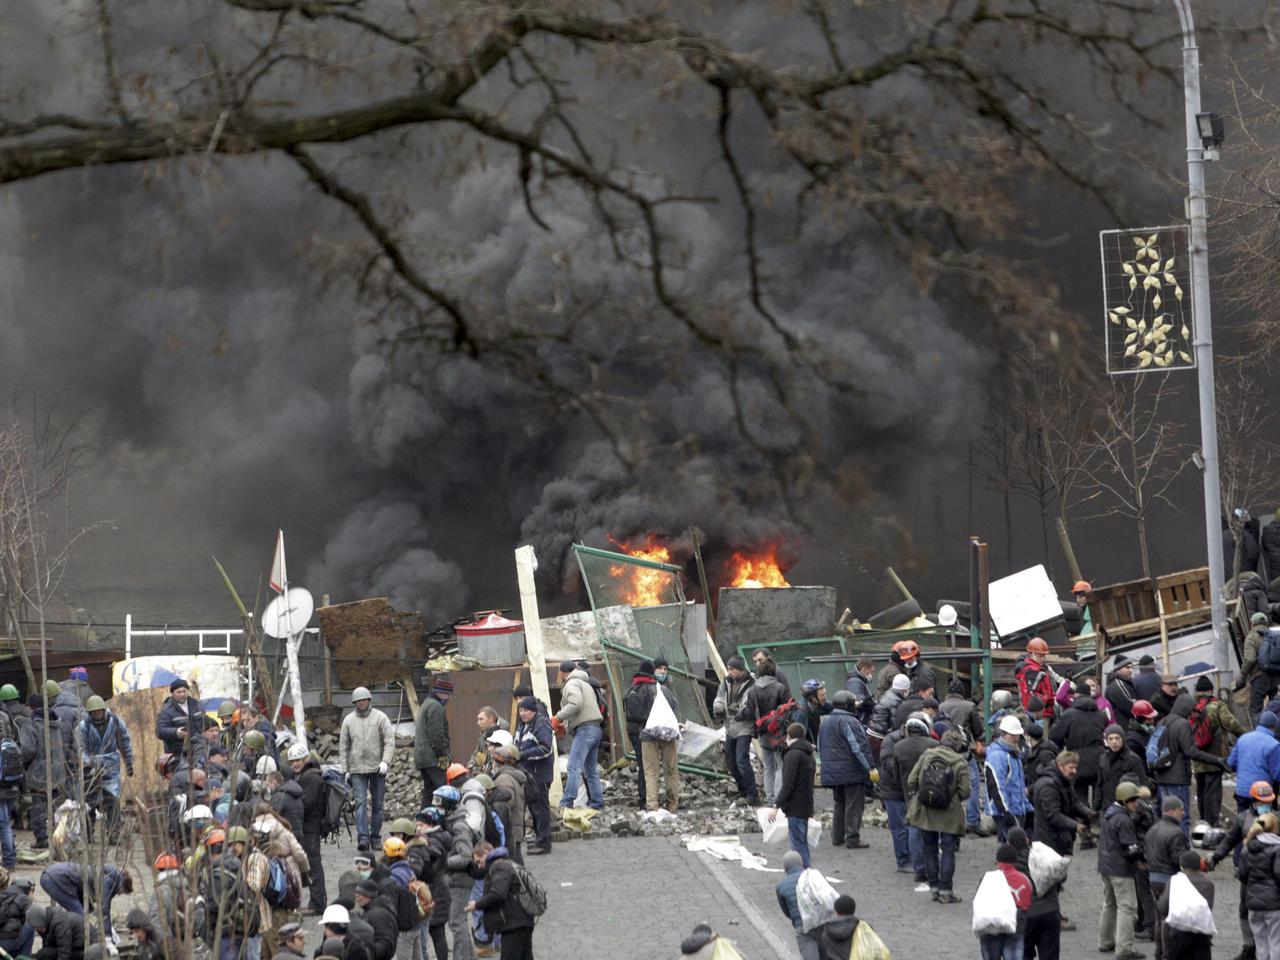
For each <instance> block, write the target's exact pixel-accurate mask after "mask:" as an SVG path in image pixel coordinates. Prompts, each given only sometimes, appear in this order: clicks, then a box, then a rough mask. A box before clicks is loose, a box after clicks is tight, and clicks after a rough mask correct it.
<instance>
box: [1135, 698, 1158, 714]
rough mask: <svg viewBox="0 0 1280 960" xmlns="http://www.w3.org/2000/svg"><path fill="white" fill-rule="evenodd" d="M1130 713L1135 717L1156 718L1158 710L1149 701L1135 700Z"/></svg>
mask: <svg viewBox="0 0 1280 960" xmlns="http://www.w3.org/2000/svg"><path fill="white" fill-rule="evenodd" d="M1129 712H1130V713H1132V714H1133V715H1134V716H1135V717H1154V716H1155V715H1156V708H1155V707H1153V706H1152V705H1151V701H1149V700H1135V701H1133V706H1132V707H1130V708H1129Z"/></svg>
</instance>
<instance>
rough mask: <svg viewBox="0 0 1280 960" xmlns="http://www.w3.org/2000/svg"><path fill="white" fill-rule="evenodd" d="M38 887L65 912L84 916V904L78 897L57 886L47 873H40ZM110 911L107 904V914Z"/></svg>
mask: <svg viewBox="0 0 1280 960" xmlns="http://www.w3.org/2000/svg"><path fill="white" fill-rule="evenodd" d="M40 889H41V890H43V891H44V892H45V893H47V894H48V895H49V899H50V900H52V901H53V902H54V903H56V904H57V905H58V906H60V907H62V908H63V909H64V910H66V911H67V913H71V914H75V915H76V916H77V917H83V916H84V904H83V903H81V902H80V898H79V897H75V896H72V895H71V894H69V893H67V891H65V890H63V889H62V888H61V887H59V886H58V885H57V884H56V883H54V882H53V880H52V879H51V878H50V877H49V875H48V874H47V873H42V874H40ZM110 912H111V911H110V904H108V905H107V914H108V916H110Z"/></svg>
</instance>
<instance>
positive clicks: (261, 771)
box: [253, 757, 280, 777]
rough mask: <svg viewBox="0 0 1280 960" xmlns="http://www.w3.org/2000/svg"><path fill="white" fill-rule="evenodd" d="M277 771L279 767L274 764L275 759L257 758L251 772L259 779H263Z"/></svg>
mask: <svg viewBox="0 0 1280 960" xmlns="http://www.w3.org/2000/svg"><path fill="white" fill-rule="evenodd" d="M279 769H280V765H279V764H278V763H276V760H275V757H259V758H258V762H257V763H256V764H255V765H254V767H253V772H254V774H255V775H257V776H259V777H265V776H266V775H267V774H268V773H275V772H276V771H278V770H279Z"/></svg>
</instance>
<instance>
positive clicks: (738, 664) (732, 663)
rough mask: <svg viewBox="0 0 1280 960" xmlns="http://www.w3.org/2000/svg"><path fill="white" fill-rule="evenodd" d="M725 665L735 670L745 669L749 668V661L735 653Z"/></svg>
mask: <svg viewBox="0 0 1280 960" xmlns="http://www.w3.org/2000/svg"><path fill="white" fill-rule="evenodd" d="M725 666H726V667H732V668H733V669H734V670H745V669H747V662H746V661H745V660H743V659H742V658H741V657H740V656H738V655H737V654H734V655H733V656H732V657H730V658H729V659H728V661H726V663H725Z"/></svg>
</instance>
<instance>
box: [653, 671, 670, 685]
mask: <svg viewBox="0 0 1280 960" xmlns="http://www.w3.org/2000/svg"><path fill="white" fill-rule="evenodd" d="M653 679H655V680H657V681H658V682H659V683H666V682H667V675H666V674H665V673H655V674H654V675H653Z"/></svg>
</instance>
